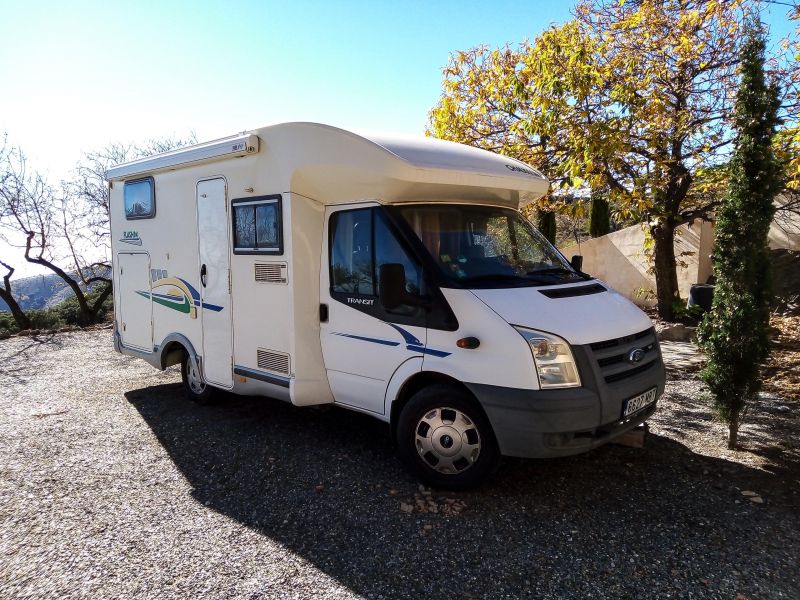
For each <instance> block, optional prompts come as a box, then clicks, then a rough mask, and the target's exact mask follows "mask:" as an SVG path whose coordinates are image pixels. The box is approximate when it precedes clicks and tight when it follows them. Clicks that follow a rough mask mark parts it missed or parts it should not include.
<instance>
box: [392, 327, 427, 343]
mask: <svg viewBox="0 0 800 600" xmlns="http://www.w3.org/2000/svg"><path fill="white" fill-rule="evenodd" d="M386 324H387V325H388V326H389V327H394V328H395V329H396V330H397V331H398V332H399V333H400V335H402V336H403V339H404V340H405V341H406V344H411V345H412V346H422V345H423V344H422V342H420V341H419V340H418V339H417V338H416V337H415V336H414V334H413V333H411V332H410V331H406V330H405V329H403V328H402V327H398V326H397V325H393V324H392V323H386Z"/></svg>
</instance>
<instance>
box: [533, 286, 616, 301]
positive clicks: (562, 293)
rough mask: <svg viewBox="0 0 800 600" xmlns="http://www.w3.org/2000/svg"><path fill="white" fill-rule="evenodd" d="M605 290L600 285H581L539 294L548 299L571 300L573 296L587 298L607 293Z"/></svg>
mask: <svg viewBox="0 0 800 600" xmlns="http://www.w3.org/2000/svg"><path fill="white" fill-rule="evenodd" d="M605 291H606V288H604V287H603V286H602V285H600V284H599V283H593V284H592V285H581V286H573V287H566V288H555V289H552V290H539V293H541V294H544V295H545V296H547V297H548V298H571V297H572V296H587V295H589V294H600V293H602V292H605Z"/></svg>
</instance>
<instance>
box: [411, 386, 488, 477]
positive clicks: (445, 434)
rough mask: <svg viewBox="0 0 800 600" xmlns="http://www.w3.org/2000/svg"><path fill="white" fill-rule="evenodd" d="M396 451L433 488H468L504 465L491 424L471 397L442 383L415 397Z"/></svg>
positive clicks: (412, 398)
mask: <svg viewBox="0 0 800 600" xmlns="http://www.w3.org/2000/svg"><path fill="white" fill-rule="evenodd" d="M397 446H398V452H399V453H400V455H401V457H402V458H403V460H404V461H405V462H406V463H407V464H408V465H409V466H410V467H411V468H412V469H413V470H414V471H415V472H416V474H417V476H418V477H419V478H420V479H421V480H422V481H424V482H425V483H427V484H428V485H431V486H433V487H439V488H446V489H454V490H458V489H468V488H471V487H475V486H477V485H479V484H480V483H482V482H483V481H485V480H486V479H487V478H488V477H489V476H490V475H491V474H492V473H493V472H494V470H495V468H496V467H497V465H498V463H499V461H500V451H499V450H498V448H497V441H496V440H495V437H494V432H493V431H492V427H491V425H490V424H489V421H488V419H487V418H486V416H485V415H484V414H483V411H482V410H481V409H480V406H479V405H478V403H477V402H476V401H475V399H474V398H472V396H470V395H469V394H467V393H466V392H465V391H464V390H461V389H459V388H457V387H455V386H450V385H442V384H437V385H433V386H430V387H427V388H424V389H422V390H420V391H419V392H417V393H416V394H414V395H413V396H412V397H411V400H409V402H408V404H407V405H406V406H405V407H404V408H403V412H402V413H401V414H400V420H399V422H398V425H397Z"/></svg>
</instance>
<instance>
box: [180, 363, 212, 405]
mask: <svg viewBox="0 0 800 600" xmlns="http://www.w3.org/2000/svg"><path fill="white" fill-rule="evenodd" d="M181 379H182V380H183V389H184V391H185V392H186V396H187V397H188V398H189V400H191V401H192V402H196V403H197V404H211V403H212V402H213V401H214V388H213V387H211V386H210V385H208V384H207V383H206V382H205V381H204V380H203V376H202V375H201V374H200V371H199V369H197V368H195V366H194V363H193V362H192V361H191V360H189V355H188V354H187V353H184V355H183V361H182V362H181Z"/></svg>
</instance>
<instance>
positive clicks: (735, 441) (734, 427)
mask: <svg viewBox="0 0 800 600" xmlns="http://www.w3.org/2000/svg"><path fill="white" fill-rule="evenodd" d="M738 446H739V414H738V413H736V414H735V415H733V416H732V417H731V422H730V423H728V450H736V448H738Z"/></svg>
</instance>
